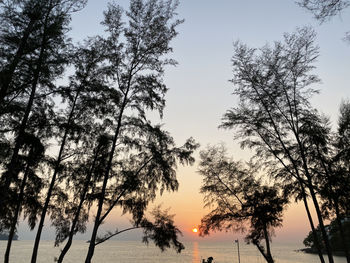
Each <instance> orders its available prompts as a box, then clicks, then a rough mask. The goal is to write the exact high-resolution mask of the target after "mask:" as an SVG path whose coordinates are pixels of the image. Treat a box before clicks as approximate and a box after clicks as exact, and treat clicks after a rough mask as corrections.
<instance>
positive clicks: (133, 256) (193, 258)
mask: <svg viewBox="0 0 350 263" xmlns="http://www.w3.org/2000/svg"><path fill="white" fill-rule="evenodd" d="M184 244H185V246H186V249H185V250H184V251H183V252H182V253H181V254H177V253H175V252H173V251H171V250H168V251H166V252H163V253H162V252H160V250H159V249H158V248H156V247H154V246H153V245H151V244H150V245H149V246H146V245H145V244H143V243H141V242H139V241H108V242H106V243H104V244H101V245H99V246H97V249H96V252H95V255H94V260H93V262H95V263H177V262H178V263H180V262H189V263H200V262H201V259H203V258H204V259H206V258H208V257H209V256H212V257H213V258H214V262H215V263H235V262H238V258H237V246H236V244H233V242H215V243H214V242H208V241H200V242H185V243H184ZM5 245H6V242H5V241H0V261H2V260H3V255H4V249H5ZM87 247H88V244H87V243H86V242H84V241H79V240H77V241H74V243H73V246H72V247H71V249H70V251H69V253H68V254H67V256H66V260H65V262H67V263H78V262H84V259H85V255H86V251H87ZM32 248H33V241H16V242H14V243H13V249H12V253H11V261H10V262H13V263H27V262H30V256H31V251H32ZM300 248H301V245H296V244H288V245H286V244H277V243H274V244H273V255H274V258H275V261H276V263H316V262H319V260H318V257H317V256H314V255H310V254H305V253H302V252H297V251H296V250H297V249H300ZM58 254H59V248H55V247H54V246H53V241H42V242H41V244H40V250H39V256H38V263H49V262H54V258H55V257H57V256H58ZM240 254H241V263H263V262H265V261H264V260H263V258H262V257H261V256H260V255H259V252H258V251H257V249H256V248H255V247H254V246H248V245H245V244H243V242H241V243H240ZM335 262H336V263H345V262H346V260H345V258H342V257H336V258H335Z"/></svg>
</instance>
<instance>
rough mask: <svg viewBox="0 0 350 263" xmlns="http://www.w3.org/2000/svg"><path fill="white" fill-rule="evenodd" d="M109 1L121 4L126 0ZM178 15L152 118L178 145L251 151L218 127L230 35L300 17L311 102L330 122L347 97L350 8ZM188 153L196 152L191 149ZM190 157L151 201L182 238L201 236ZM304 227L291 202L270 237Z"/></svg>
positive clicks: (101, 1)
mask: <svg viewBox="0 0 350 263" xmlns="http://www.w3.org/2000/svg"><path fill="white" fill-rule="evenodd" d="M107 2H108V1H106V0H89V1H88V4H87V6H86V8H85V9H83V10H82V11H80V12H78V13H76V14H74V16H73V18H72V24H71V27H72V30H71V32H70V36H71V37H72V39H73V41H74V42H76V41H82V40H83V39H84V38H85V37H87V36H94V35H97V34H100V33H101V32H102V31H103V28H102V26H101V25H100V24H99V23H100V21H101V20H102V17H103V16H102V12H103V10H105V9H106V6H107ZM116 2H117V3H119V4H120V5H121V6H123V7H124V8H125V9H127V6H128V1H127V0H119V1H116ZM178 16H179V18H181V19H182V18H183V19H185V22H184V23H183V24H181V25H180V26H179V27H178V32H179V35H178V36H177V37H176V39H175V40H174V41H173V42H172V47H173V48H174V52H173V53H172V55H171V57H172V58H174V59H175V60H177V61H178V63H179V64H178V65H177V66H176V67H167V68H166V71H165V84H166V85H167V87H168V88H169V91H168V93H167V96H166V101H167V103H166V105H167V106H166V109H165V112H164V118H163V119H162V120H159V122H162V123H164V128H165V129H166V130H168V131H169V132H170V133H171V135H172V136H173V137H174V138H175V141H176V142H177V144H178V145H181V144H182V143H184V141H185V140H186V138H188V137H190V136H192V137H194V138H195V139H196V141H197V142H199V143H200V144H201V149H204V148H205V147H206V146H207V145H214V144H218V143H224V144H226V146H227V148H228V150H229V153H230V154H231V155H232V157H233V158H234V159H235V160H248V158H249V157H250V156H251V155H252V153H251V152H249V151H246V150H242V149H240V147H239V146H238V142H237V141H234V140H233V132H232V131H227V130H222V129H219V128H218V126H219V125H220V122H221V117H222V115H223V114H224V113H225V111H226V110H228V109H229V108H230V107H233V106H235V104H236V103H237V98H235V97H234V96H233V95H232V94H231V93H232V91H233V86H232V83H230V82H229V80H230V79H231V78H232V67H231V61H230V60H231V57H232V55H233V42H234V41H236V40H240V41H242V42H244V43H246V44H247V45H249V46H251V47H257V48H258V47H261V46H263V45H265V44H266V43H273V41H278V40H281V39H282V36H283V33H284V32H293V31H294V30H295V29H296V27H301V26H304V25H307V26H312V27H313V28H314V29H315V30H316V32H317V44H318V45H319V47H320V57H319V59H318V61H317V63H316V66H317V69H316V70H315V73H317V74H318V75H319V76H320V78H321V79H322V83H320V84H319V85H317V86H316V88H317V89H319V90H320V94H319V95H317V96H315V97H314V98H313V99H312V103H313V105H314V106H315V107H316V108H318V109H319V110H320V111H321V112H323V113H325V114H326V115H328V116H330V118H331V121H332V124H333V125H334V126H335V125H336V120H337V114H338V108H339V104H340V103H341V100H342V99H346V98H350V93H349V76H350V44H349V43H346V42H344V41H343V40H342V38H343V37H344V34H345V32H347V31H350V8H348V9H347V10H344V12H343V13H342V14H341V16H336V17H334V18H333V19H332V20H330V21H329V22H326V23H324V24H320V23H319V22H317V21H315V20H314V19H313V17H312V14H310V13H308V12H307V11H306V10H304V9H302V8H300V7H299V6H297V5H296V4H295V2H294V1H293V0H217V1H212V0H182V1H180V6H179V8H178ZM195 157H198V152H197V153H196V155H195ZM197 159H198V158H197ZM196 165H197V163H196V164H195V165H194V166H192V167H179V169H178V180H179V183H180V189H179V191H178V192H176V193H171V194H164V195H163V196H162V197H159V198H157V200H156V202H155V204H154V206H155V205H157V204H162V205H163V207H164V208H167V207H171V213H173V214H176V216H175V222H176V224H177V225H178V226H179V227H180V229H181V230H182V232H183V234H184V239H186V240H203V239H202V238H199V237H197V236H196V235H195V234H193V233H191V228H192V227H194V226H196V225H198V224H199V223H200V219H201V217H202V216H203V215H204V214H205V213H206V212H208V210H205V209H203V196H202V195H201V194H200V193H199V188H200V185H201V182H202V178H201V176H200V175H199V174H198V173H197V169H198V168H197V167H196ZM127 223H128V217H127V216H126V217H125V216H124V217H121V216H120V213H119V212H118V211H116V212H115V213H113V215H112V216H111V217H110V218H109V220H108V222H107V223H106V224H105V225H104V228H105V229H109V230H113V229H114V228H115V227H116V226H126V225H127ZM21 230H22V232H23V233H25V234H24V239H26V238H31V237H32V236H34V233H29V232H28V231H27V230H26V226H24V225H21V227H20V232H21ZM50 231H53V230H52V229H51V230H47V231H46V233H44V234H43V237H44V238H50V237H52V235H53V232H50ZM308 232H309V225H308V222H307V219H306V213H305V211H304V209H303V206H302V205H300V204H298V205H295V204H292V205H290V206H289V208H288V210H287V211H286V213H285V217H284V226H283V227H282V228H281V229H278V230H277V231H276V237H275V240H277V241H280V242H301V241H302V239H303V238H304V237H305V236H306V235H307V233H308ZM89 234H90V232H88V233H87V235H86V236H88V235H89ZM241 236H242V235H240V234H237V233H236V234H233V233H219V234H214V235H212V236H210V237H208V238H207V239H208V240H233V239H236V238H237V237H241ZM84 237H85V236H84ZM128 237H133V234H126V235H125V236H122V237H121V238H128Z"/></svg>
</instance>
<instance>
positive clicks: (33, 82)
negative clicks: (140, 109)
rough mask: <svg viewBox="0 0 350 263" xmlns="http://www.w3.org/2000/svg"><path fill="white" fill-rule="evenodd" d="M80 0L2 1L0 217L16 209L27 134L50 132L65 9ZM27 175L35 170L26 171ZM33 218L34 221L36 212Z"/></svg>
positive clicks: (63, 58) (64, 48) (62, 60)
mask: <svg viewBox="0 0 350 263" xmlns="http://www.w3.org/2000/svg"><path fill="white" fill-rule="evenodd" d="M84 2H85V1H61V0H47V1H24V0H23V1H2V2H1V4H2V6H1V7H2V8H3V9H2V11H3V14H4V17H3V18H4V19H3V20H1V22H2V23H4V25H6V26H7V27H5V28H6V29H4V30H3V31H2V32H1V33H2V34H1V37H0V38H1V41H2V42H1V43H2V46H1V50H2V52H1V62H2V64H1V66H2V68H1V72H0V77H1V79H2V82H1V94H0V95H1V96H0V99H1V109H0V118H1V123H2V127H1V128H2V131H1V133H2V134H1V136H0V138H1V139H2V140H3V141H4V142H5V143H4V144H3V145H5V146H6V148H7V150H6V152H7V154H8V156H10V157H7V158H4V160H2V162H1V164H2V165H3V167H4V170H2V171H1V172H2V174H1V180H0V183H1V185H0V186H1V198H0V209H1V211H0V214H1V217H2V218H4V217H7V216H8V212H10V211H11V210H10V209H8V208H9V205H11V204H12V203H13V204H14V206H15V207H17V208H15V210H16V211H19V210H20V208H19V207H18V202H17V201H16V198H14V197H16V195H17V194H18V192H20V193H21V192H23V189H25V187H26V185H24V184H25V183H26V182H27V180H25V179H26V178H27V176H28V175H27V173H26V171H27V170H28V169H29V168H28V169H22V163H21V158H22V157H21V156H22V155H23V153H25V151H26V150H27V147H26V145H27V142H26V141H25V139H26V138H28V136H27V135H28V134H31V135H32V136H33V137H35V136H36V137H38V139H39V140H40V143H41V144H44V143H45V141H46V140H48V139H49V137H50V136H51V134H50V127H51V124H52V123H50V124H49V122H50V121H49V120H50V119H51V117H52V116H49V115H50V114H52V113H53V110H52V108H53V102H52V100H51V98H50V97H49V96H48V94H50V93H54V92H55V89H54V88H55V85H54V84H53V82H54V80H55V79H56V78H57V77H58V76H60V75H61V74H62V73H63V70H64V67H65V66H66V65H67V63H68V60H67V58H68V56H67V55H68V44H69V39H68V38H67V35H66V33H67V30H68V22H69V20H70V14H71V12H74V11H76V8H77V9H79V8H81V6H82V5H83V4H84ZM33 130H34V131H33ZM8 138H10V139H9V140H8ZM11 140H13V143H12V142H11ZM27 159H33V160H35V159H37V156H30V157H28V158H27ZM28 171H29V170H28ZM30 174H35V173H32V172H31V171H29V175H30ZM21 176H22V180H21V179H20V178H21ZM20 180H21V182H20ZM38 193H40V189H39V191H38V192H36V196H38ZM20 196H21V194H20ZM13 200H14V202H13ZM19 203H21V202H19ZM13 208H14V207H13ZM36 212H38V210H37V211H36ZM17 217H18V212H15V213H14V214H13V219H12V220H13V222H12V225H13V224H16V223H17ZM33 220H34V225H35V221H36V214H35V216H34V218H33ZM30 224H32V223H30ZM32 228H34V226H33V227H32ZM9 245H11V242H9ZM6 260H8V255H7V258H6V259H5V261H6Z"/></svg>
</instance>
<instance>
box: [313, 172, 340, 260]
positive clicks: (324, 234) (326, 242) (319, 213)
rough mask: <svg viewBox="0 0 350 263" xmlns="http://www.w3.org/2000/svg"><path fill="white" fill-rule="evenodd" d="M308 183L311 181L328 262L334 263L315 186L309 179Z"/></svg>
mask: <svg viewBox="0 0 350 263" xmlns="http://www.w3.org/2000/svg"><path fill="white" fill-rule="evenodd" d="M308 181H309V191H310V195H311V198H312V201H313V203H314V206H315V210H316V215H317V218H318V222H319V226H320V230H321V234H322V238H323V241H324V244H325V247H326V251H327V256H328V260H329V263H334V259H333V254H332V249H331V246H330V243H329V239H328V235H327V232H326V228H325V225H324V223H323V218H322V214H321V210H320V207H319V204H318V200H317V197H316V194H315V191H314V189H313V186H312V185H310V181H311V180H310V179H309V180H308Z"/></svg>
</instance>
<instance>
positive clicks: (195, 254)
mask: <svg viewBox="0 0 350 263" xmlns="http://www.w3.org/2000/svg"><path fill="white" fill-rule="evenodd" d="M198 262H200V259H199V249H198V242H193V253H192V263H198Z"/></svg>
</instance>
